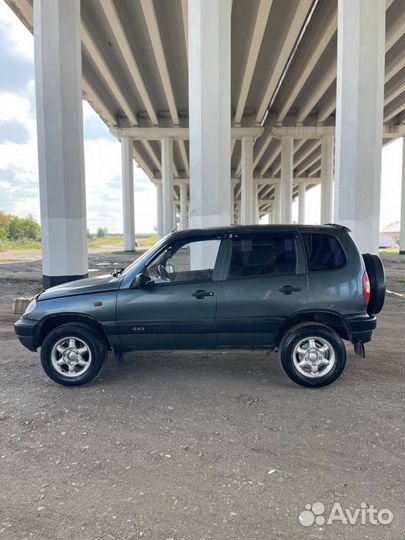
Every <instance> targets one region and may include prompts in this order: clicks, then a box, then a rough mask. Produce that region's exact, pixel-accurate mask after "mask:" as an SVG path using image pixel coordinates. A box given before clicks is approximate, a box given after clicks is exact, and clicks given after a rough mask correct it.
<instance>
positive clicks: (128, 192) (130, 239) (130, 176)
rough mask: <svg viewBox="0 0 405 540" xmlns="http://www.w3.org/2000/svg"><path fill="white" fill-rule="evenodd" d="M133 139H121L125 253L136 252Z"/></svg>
mask: <svg viewBox="0 0 405 540" xmlns="http://www.w3.org/2000/svg"><path fill="white" fill-rule="evenodd" d="M132 152H133V146H132V139H130V138H129V137H122V139H121V163H122V208H123V224H124V251H135V209H134V166H133V153H132Z"/></svg>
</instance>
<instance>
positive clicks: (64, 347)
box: [41, 323, 107, 386]
mask: <svg viewBox="0 0 405 540" xmlns="http://www.w3.org/2000/svg"><path fill="white" fill-rule="evenodd" d="M106 353H107V346H106V343H105V341H104V339H103V338H102V337H101V336H99V335H98V334H97V333H96V332H95V331H94V330H92V329H91V328H89V327H88V326H86V325H84V324H71V323H68V324H62V325H61V326H58V327H57V328H55V330H52V332H50V333H49V334H48V335H47V336H46V338H45V339H44V342H43V343H42V347H41V363H42V367H43V368H44V370H45V372H46V374H47V375H48V377H50V378H51V379H52V380H53V381H55V382H57V383H59V384H63V385H65V386H80V385H82V384H87V383H89V382H90V381H92V380H93V379H94V378H95V377H96V376H97V375H98V373H99V371H100V369H101V367H102V365H103V362H104V360H105V357H106Z"/></svg>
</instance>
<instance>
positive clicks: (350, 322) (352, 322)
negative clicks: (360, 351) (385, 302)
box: [345, 313, 377, 343]
mask: <svg viewBox="0 0 405 540" xmlns="http://www.w3.org/2000/svg"><path fill="white" fill-rule="evenodd" d="M345 321H346V324H347V327H348V329H349V332H350V337H351V341H352V343H358V342H360V343H367V342H368V341H370V340H371V334H372V333H373V330H375V328H376V326H377V318H376V317H374V315H368V314H367V313H364V314H362V315H355V316H352V317H345Z"/></svg>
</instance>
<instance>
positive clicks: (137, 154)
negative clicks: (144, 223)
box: [6, 0, 405, 281]
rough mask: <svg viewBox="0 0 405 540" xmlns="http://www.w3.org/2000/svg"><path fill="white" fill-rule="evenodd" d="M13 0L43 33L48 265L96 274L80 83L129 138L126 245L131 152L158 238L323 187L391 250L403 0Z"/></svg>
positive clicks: (401, 108)
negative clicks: (388, 205)
mask: <svg viewBox="0 0 405 540" xmlns="http://www.w3.org/2000/svg"><path fill="white" fill-rule="evenodd" d="M6 1H7V2H8V3H9V4H10V6H11V7H12V9H13V10H14V11H15V12H16V13H17V14H18V16H19V17H20V18H21V20H23V21H24V23H25V24H26V25H27V26H28V28H30V30H34V39H35V48H36V55H35V56H36V87H37V115H38V135H39V137H38V144H39V170H40V191H41V214H42V218H41V219H42V226H43V230H45V231H46V230H50V231H51V232H52V234H51V232H50V233H49V235H48V236H47V237H46V238H48V240H47V241H48V246H47V247H46V248H45V252H46V253H45V254H44V274H45V275H49V276H51V277H52V276H55V277H57V276H69V275H70V276H80V275H84V274H86V271H87V254H86V246H85V216H86V209H85V204H83V201H84V196H83V191H84V173H83V166H82V163H83V155H82V154H83V150H82V148H83V134H82V132H81V131H82V130H81V128H80V126H79V124H80V122H81V107H80V106H79V105H80V94H81V91H83V96H84V98H85V99H86V100H88V101H89V103H90V104H91V105H92V106H93V108H94V109H95V110H96V111H97V113H98V114H99V115H100V117H101V118H102V119H103V120H104V122H105V123H106V124H107V125H108V126H109V127H110V128H111V131H112V133H113V134H114V135H115V136H116V137H117V138H118V139H120V140H121V142H122V150H123V151H122V164H123V168H122V170H123V194H124V198H123V211H124V228H125V230H124V233H125V247H126V249H132V248H133V246H134V216H133V211H134V210H133V208H134V205H133V179H132V172H133V171H132V159H135V161H136V162H137V164H138V165H139V166H140V167H141V168H142V169H143V170H144V171H145V173H146V174H147V176H148V177H149V178H150V180H151V181H152V182H153V183H154V184H156V186H157V199H158V200H157V206H158V231H159V235H160V236H161V235H163V234H166V233H167V232H169V231H170V230H172V229H173V227H174V226H175V224H176V223H177V222H178V226H180V227H183V228H184V227H188V226H190V225H191V226H195V225H198V226H208V225H211V224H216V225H219V224H226V223H234V222H240V223H254V222H258V220H259V219H260V218H262V217H263V216H269V218H268V219H269V221H270V222H274V223H278V222H291V219H292V215H291V206H292V201H293V200H294V198H296V197H298V199H299V220H300V221H301V222H302V221H303V220H304V215H305V212H304V208H305V192H306V190H307V189H310V188H311V187H312V186H314V185H316V184H321V191H322V195H321V220H322V221H323V222H331V221H339V222H342V223H345V224H348V225H349V226H350V227H351V228H352V230H353V233H354V236H355V237H356V240H357V241H358V242H359V244H360V247H361V249H363V250H369V251H375V250H376V249H377V248H378V230H379V223H378V220H379V201H380V169H381V148H382V145H383V144H386V143H387V142H388V141H390V140H392V139H393V138H397V137H401V136H403V135H404V132H405V54H404V51H405V10H404V5H403V0H375V1H374V2H373V11H372V12H370V9H369V2H368V0H290V1H288V2H285V1H284V0H233V1H232V0H221V1H219V0H166V1H164V2H163V1H153V0H137V1H131V2H129V1H128V2H127V1H114V0H86V1H82V2H81V3H80V1H79V0H71V1H70V2H69V7H68V8H66V6H63V0H34V5H33V4H32V1H31V0H6ZM34 15H35V16H34ZM80 52H81V54H80ZM189 75H190V76H189ZM189 96H190V98H189ZM55 119H58V121H56V120H55ZM72 141H73V142H72ZM72 160H73V161H75V162H76V164H77V166H76V168H75V167H73V168H71V167H68V166H65V167H61V165H60V164H61V163H65V164H66V163H70V162H71V161H72ZM58 167H59V169H62V170H59V169H58ZM57 169H58V171H57V172H55V171H56V170H57ZM402 191H403V192H404V191H405V189H403V190H402ZM61 193H62V194H64V196H63V197H62V203H61V202H59V203H58V204H57V205H56V208H54V199H55V198H56V197H57V196H58V197H59V200H60V194H61ZM403 198H404V197H403ZM79 201H81V202H80V203H79ZM72 204H73V206H74V208H75V210H74V211H73V210H72ZM402 207H404V203H403V204H402ZM404 212H405V211H403V213H404ZM55 219H60V220H63V227H62V229H63V232H60V227H58V228H57V230H56V231H55V228H54V227H53V226H52V224H53V225H55V223H59V224H60V222H59V221H58V222H56V221H55ZM402 221H405V220H402ZM57 231H59V233H58V232H57ZM404 236H405V235H402V237H404ZM78 237H79V238H82V242H81V248H80V249H77V248H76V250H75V251H76V252H77V253H76V254H75V255H74V257H73V259H74V260H73V261H70V262H68V261H67V260H64V259H65V258H64V257H63V255H62V252H63V250H65V251H66V252H67V251H69V246H70V244H71V243H72V241H73V239H75V245H76V246H77V238H78ZM404 240H405V239H403V241H404ZM55 243H56V244H57V245H58V248H57V251H58V253H59V252H60V257H59V260H60V263H58V264H57V265H55V263H54V262H52V261H53V259H54V257H53V256H52V254H54V253H55V250H56V248H55V247H54V246H55V245H56V244H55ZM402 249H405V245H404V246H402ZM51 281H52V280H51Z"/></svg>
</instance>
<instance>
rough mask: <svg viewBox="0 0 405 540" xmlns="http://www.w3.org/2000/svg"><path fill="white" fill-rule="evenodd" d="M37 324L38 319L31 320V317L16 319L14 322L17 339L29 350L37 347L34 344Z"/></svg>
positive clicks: (34, 349)
mask: <svg viewBox="0 0 405 540" xmlns="http://www.w3.org/2000/svg"><path fill="white" fill-rule="evenodd" d="M37 324H38V321H33V320H31V319H18V321H17V322H16V323H15V324H14V330H15V333H16V334H17V337H18V339H19V340H20V342H21V343H22V345H24V347H27V349H29V350H30V351H36V350H37V347H36V346H35V328H36V326H37Z"/></svg>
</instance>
